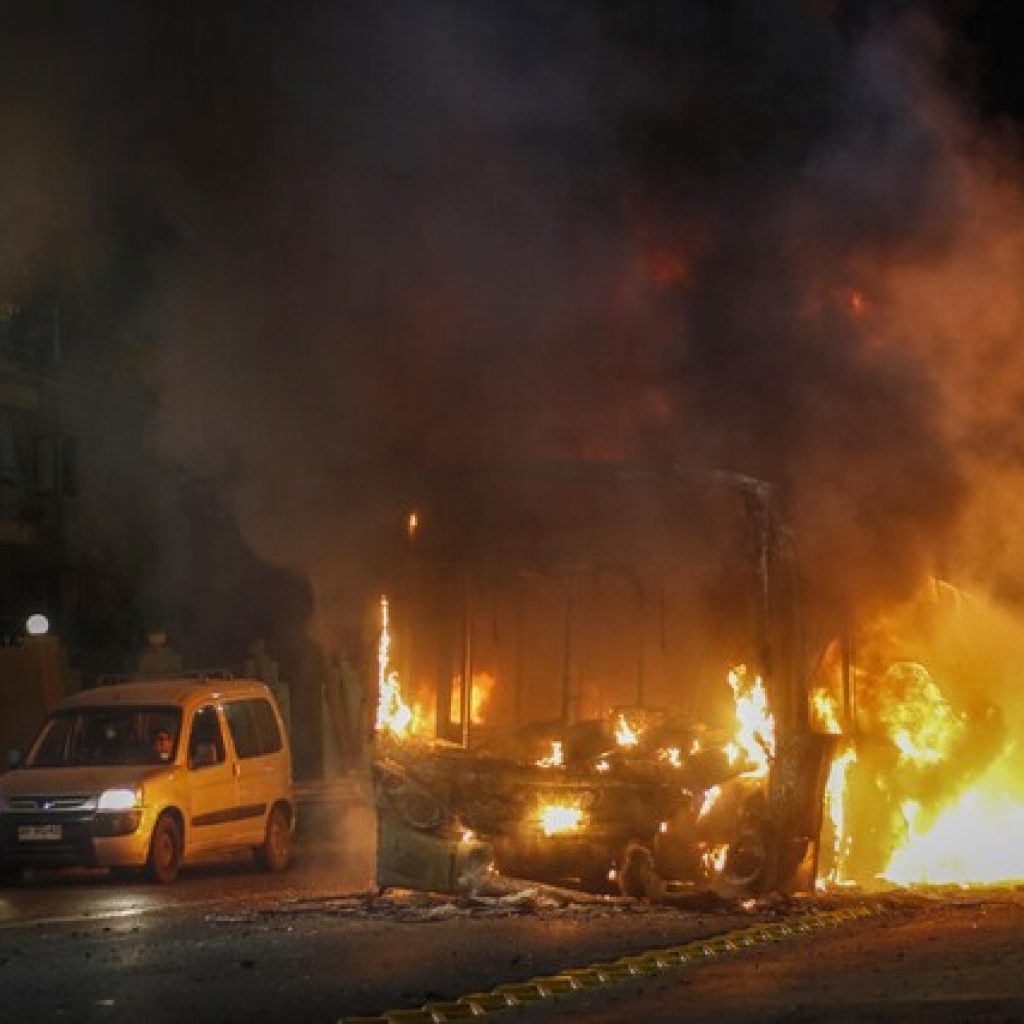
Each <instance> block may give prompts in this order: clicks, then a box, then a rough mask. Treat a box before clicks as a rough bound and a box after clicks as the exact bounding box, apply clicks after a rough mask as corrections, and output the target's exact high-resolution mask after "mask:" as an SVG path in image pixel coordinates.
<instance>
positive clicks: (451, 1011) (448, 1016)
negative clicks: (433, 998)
mask: <svg viewBox="0 0 1024 1024" xmlns="http://www.w3.org/2000/svg"><path fill="white" fill-rule="evenodd" d="M423 1009H424V1010H426V1011H427V1013H429V1014H430V1016H431V1017H433V1018H434V1021H435V1024H445V1022H446V1021H449V1020H470V1019H471V1018H473V1017H479V1016H480V1014H479V1013H477V1012H476V1010H474V1009H473V1007H472V1006H467V1005H466V1004H465V1003H425V1004H424V1006H423Z"/></svg>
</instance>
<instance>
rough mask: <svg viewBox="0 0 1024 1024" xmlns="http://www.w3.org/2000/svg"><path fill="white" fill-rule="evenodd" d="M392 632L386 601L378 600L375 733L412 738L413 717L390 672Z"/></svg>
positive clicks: (393, 674) (398, 685) (414, 717)
mask: <svg viewBox="0 0 1024 1024" xmlns="http://www.w3.org/2000/svg"><path fill="white" fill-rule="evenodd" d="M390 660H391V630H390V617H389V605H388V599H387V597H386V596H385V595H381V599H380V636H379V637H378V640H377V732H378V733H387V734H388V735H391V736H393V737H395V738H396V739H405V738H407V737H408V736H409V735H411V733H412V731H413V729H414V727H415V725H416V715H415V713H414V711H413V709H412V708H411V707H409V705H408V704H406V702H405V701H404V700H403V699H402V687H401V684H400V683H399V681H398V673H397V672H394V671H392V670H391V669H390V667H389V666H390Z"/></svg>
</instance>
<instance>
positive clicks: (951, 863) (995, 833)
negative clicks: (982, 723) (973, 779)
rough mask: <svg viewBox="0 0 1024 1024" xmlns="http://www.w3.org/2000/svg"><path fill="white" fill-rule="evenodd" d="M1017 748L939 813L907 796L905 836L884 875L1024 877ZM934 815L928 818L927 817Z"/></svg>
mask: <svg viewBox="0 0 1024 1024" xmlns="http://www.w3.org/2000/svg"><path fill="white" fill-rule="evenodd" d="M1014 761H1015V750H1014V748H1013V747H1012V745H1011V746H1010V747H1008V748H1007V749H1006V750H1004V752H1003V756H1002V757H1001V758H1000V760H999V761H997V762H996V763H995V764H994V765H992V767H991V768H990V769H989V770H988V771H987V772H986V773H985V775H984V776H983V777H982V778H981V779H980V780H979V781H978V783H977V784H976V785H973V786H971V787H969V788H968V789H967V790H965V791H964V792H963V793H961V794H960V796H958V797H957V798H956V799H955V800H954V801H953V803H952V804H950V805H949V806H947V807H946V808H945V809H944V810H942V811H940V812H939V814H938V815H937V816H935V815H928V814H927V812H926V811H925V809H924V808H922V806H921V804H920V803H918V802H917V801H914V800H906V801H904V803H903V805H902V806H901V808H900V810H901V813H902V816H903V820H904V822H905V825H906V832H907V837H906V841H905V842H904V843H903V844H902V845H901V846H900V847H899V848H898V849H897V850H896V851H895V852H894V853H893V855H892V857H891V858H890V860H889V864H888V866H887V867H886V869H885V871H884V872H883V876H884V877H885V878H886V879H888V880H889V881H890V882H896V883H897V884H900V885H915V884H918V885H920V884H931V885H950V884H952V885H970V884H992V883H996V882H1011V881H1018V880H1020V879H1021V878H1024V853H1022V851H1021V847H1020V839H1021V837H1022V836H1024V802H1022V801H1021V800H1020V799H1016V798H1014V796H1012V795H1011V792H1010V787H1011V786H1012V784H1013V778H1014V774H1015V771H1014V769H1015V767H1016V766H1015V763H1014ZM929 819H930V820H929Z"/></svg>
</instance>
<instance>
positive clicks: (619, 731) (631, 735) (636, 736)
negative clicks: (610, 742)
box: [615, 713, 643, 747]
mask: <svg viewBox="0 0 1024 1024" xmlns="http://www.w3.org/2000/svg"><path fill="white" fill-rule="evenodd" d="M642 732H643V730H642V729H641V728H639V727H638V726H635V725H631V724H630V723H629V722H627V721H626V716H625V715H623V714H621V713H620V714H619V717H618V719H617V720H616V723H615V742H616V743H618V745H619V746H620V747H635V746H637V744H639V742H640V734H641V733H642Z"/></svg>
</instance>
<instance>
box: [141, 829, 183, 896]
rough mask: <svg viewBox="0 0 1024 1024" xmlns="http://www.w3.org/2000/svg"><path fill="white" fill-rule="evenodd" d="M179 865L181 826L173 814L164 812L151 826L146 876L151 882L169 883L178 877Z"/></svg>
mask: <svg viewBox="0 0 1024 1024" xmlns="http://www.w3.org/2000/svg"><path fill="white" fill-rule="evenodd" d="M180 867H181V827H180V826H179V825H178V822H177V820H176V819H175V817H174V815H173V814H168V813H166V812H165V813H164V814H161V815H160V817H159V818H158V819H157V822H156V824H155V825H154V826H153V837H152V838H151V839H150V841H149V859H148V860H147V861H146V877H147V878H149V879H150V881H153V882H160V883H161V884H163V885H169V884H170V883H171V882H173V881H174V880H175V879H176V878H177V877H178V870H179V869H180Z"/></svg>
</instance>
